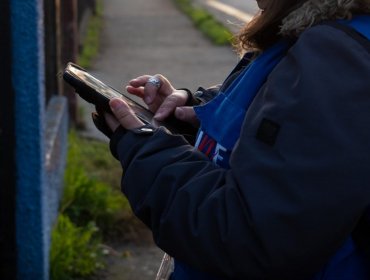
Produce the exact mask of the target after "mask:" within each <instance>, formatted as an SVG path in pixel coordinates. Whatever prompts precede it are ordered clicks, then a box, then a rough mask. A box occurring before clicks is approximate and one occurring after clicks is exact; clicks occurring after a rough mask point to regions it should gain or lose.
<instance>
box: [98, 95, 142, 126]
mask: <svg viewBox="0 0 370 280" xmlns="http://www.w3.org/2000/svg"><path fill="white" fill-rule="evenodd" d="M109 106H110V108H111V110H112V112H113V115H112V114H109V113H105V114H104V117H105V120H106V122H107V125H108V126H109V128H110V129H111V130H112V131H115V130H116V129H117V128H118V127H119V126H120V125H121V126H122V127H124V128H125V129H134V128H138V127H141V126H143V125H144V123H143V122H142V121H141V120H140V119H139V118H138V117H137V116H136V115H135V113H134V112H133V111H132V110H131V108H130V107H129V105H128V104H127V103H126V102H125V101H123V100H122V99H120V98H113V99H112V100H110V101H109Z"/></svg>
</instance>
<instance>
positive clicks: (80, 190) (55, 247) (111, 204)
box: [50, 131, 132, 280]
mask: <svg viewBox="0 0 370 280" xmlns="http://www.w3.org/2000/svg"><path fill="white" fill-rule="evenodd" d="M68 145H69V146H68V154H67V166H66V170H65V178H64V184H65V185H64V193H63V197H62V201H61V205H60V210H59V212H60V215H59V218H58V221H57V224H56V225H55V227H54V229H53V232H52V245H51V252H50V261H51V263H50V275H51V279H52V280H65V279H81V278H83V279H86V277H88V276H91V275H93V274H94V273H96V272H97V270H98V269H100V268H102V267H103V262H102V253H101V250H100V247H99V246H100V243H101V242H102V240H103V239H105V238H106V237H107V236H108V235H109V234H110V233H111V231H114V230H115V229H114V227H115V226H116V225H117V224H119V223H122V218H123V217H124V218H128V219H130V218H131V217H132V213H131V211H129V207H128V203H127V200H126V199H125V198H124V197H123V195H122V194H121V193H120V191H119V190H118V188H117V187H116V186H115V187H112V186H110V185H108V184H106V183H102V182H101V181H100V180H102V178H104V177H108V176H113V177H115V178H116V180H115V182H116V184H119V183H118V182H119V177H120V176H121V172H122V171H121V168H120V167H119V164H118V162H116V161H115V160H114V159H113V158H112V157H111V156H110V155H109V150H108V147H107V144H106V143H100V142H98V141H92V140H86V139H82V138H81V137H79V136H78V135H77V133H76V132H74V131H71V132H70V134H69V138H68ZM113 167H114V168H113ZM96 169H102V170H106V171H107V174H104V172H101V173H99V174H96V173H94V172H92V170H96ZM112 170H113V171H112ZM127 213H130V214H127Z"/></svg>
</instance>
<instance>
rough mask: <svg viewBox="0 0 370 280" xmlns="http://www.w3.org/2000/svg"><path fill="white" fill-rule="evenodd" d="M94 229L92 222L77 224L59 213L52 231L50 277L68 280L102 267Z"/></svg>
mask: <svg viewBox="0 0 370 280" xmlns="http://www.w3.org/2000/svg"><path fill="white" fill-rule="evenodd" d="M97 231H98V228H97V227H96V226H95V225H94V223H88V224H87V225H86V226H85V227H76V226H75V225H74V224H73V223H72V222H71V221H70V219H69V218H68V217H67V216H65V215H60V216H59V218H58V221H57V224H56V226H55V228H54V230H53V232H52V245H51V254H50V277H51V279H53V280H71V279H77V278H80V277H86V276H89V275H91V274H93V273H94V272H95V271H96V270H97V269H99V268H102V267H103V263H102V262H101V261H100V256H101V255H102V250H101V248H100V247H99V244H100V239H99V238H97V236H96V233H97Z"/></svg>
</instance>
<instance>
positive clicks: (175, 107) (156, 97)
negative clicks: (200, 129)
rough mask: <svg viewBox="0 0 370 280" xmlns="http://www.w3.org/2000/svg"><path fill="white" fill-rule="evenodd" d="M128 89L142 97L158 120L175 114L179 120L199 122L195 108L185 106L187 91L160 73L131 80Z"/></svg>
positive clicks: (192, 122)
mask: <svg viewBox="0 0 370 280" xmlns="http://www.w3.org/2000/svg"><path fill="white" fill-rule="evenodd" d="M126 90H127V92H128V93H131V94H133V95H136V96H138V97H140V98H142V99H143V100H144V102H145V103H146V104H147V105H148V108H149V110H151V111H152V112H153V113H155V116H154V118H155V119H156V120H158V121H163V120H164V119H166V118H167V117H168V116H170V115H171V114H174V115H175V117H176V118H177V119H179V120H182V121H185V122H189V123H191V124H193V125H197V124H198V119H197V117H196V114H195V112H194V109H193V108H192V107H189V106H184V105H185V104H186V102H187V100H188V94H187V92H186V91H185V90H176V89H175V88H174V87H173V86H172V84H171V83H170V82H169V80H168V79H167V78H166V77H164V76H162V75H160V74H157V75H154V76H149V75H144V76H140V77H137V78H135V79H133V80H131V81H130V82H129V85H128V86H127V87H126Z"/></svg>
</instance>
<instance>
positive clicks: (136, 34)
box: [80, 0, 238, 280]
mask: <svg viewBox="0 0 370 280" xmlns="http://www.w3.org/2000/svg"><path fill="white" fill-rule="evenodd" d="M104 6H105V8H104V29H103V34H102V47H101V52H100V55H99V56H98V58H97V59H96V61H95V63H94V66H93V68H92V69H91V71H92V73H93V74H95V75H96V76H98V77H100V78H101V79H102V80H104V81H106V82H107V83H108V84H110V85H111V86H113V87H114V88H116V89H119V90H123V88H124V85H125V84H126V83H127V81H129V80H130V79H132V78H134V77H136V76H138V75H142V74H156V73H162V74H164V75H165V76H167V77H168V78H169V79H170V80H171V81H172V82H173V85H174V86H175V87H178V88H180V87H187V88H189V89H191V90H195V89H196V88H197V87H198V86H204V87H207V86H211V85H214V84H216V83H220V82H222V81H223V79H224V78H225V76H226V75H227V74H228V73H229V71H230V70H231V69H232V67H233V66H234V65H235V63H236V62H237V60H238V58H237V55H236V54H235V53H234V52H233V51H232V50H231V48H230V47H215V46H214V45H212V44H211V43H210V42H209V41H208V40H207V39H206V38H204V37H203V35H202V34H201V33H200V32H199V31H197V30H196V29H195V28H194V27H193V25H192V23H191V22H190V21H189V20H188V18H186V17H185V16H184V15H183V14H182V13H181V12H179V11H178V10H177V9H176V8H175V7H174V6H173V3H172V1H171V0H150V1H148V0H104ZM80 103H81V105H82V106H85V109H84V111H85V115H86V125H87V126H88V132H89V135H90V136H93V137H95V138H100V139H102V140H106V139H105V138H104V136H102V134H101V133H100V132H98V131H97V130H96V129H95V127H94V126H93V125H92V122H91V120H90V112H91V110H92V108H91V107H88V106H86V103H85V102H80ZM112 160H113V159H112ZM145 244H146V245H142V246H139V247H138V246H133V245H132V244H129V245H122V246H120V247H118V248H115V249H116V250H118V251H119V252H122V251H127V252H128V254H126V255H127V256H128V257H126V258H119V257H114V256H112V257H111V258H110V266H109V271H108V276H107V279H110V280H131V279H132V280H133V279H135V280H146V279H151V280H153V279H154V277H155V274H156V270H157V268H158V266H159V263H160V260H161V257H162V254H163V252H161V251H160V250H159V249H157V248H156V247H155V246H154V245H153V243H152V242H149V243H145Z"/></svg>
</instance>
